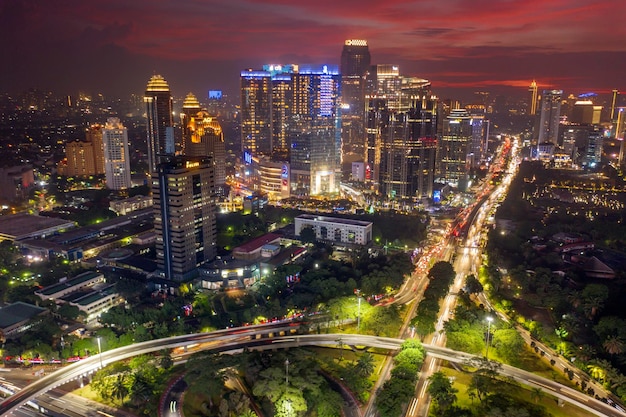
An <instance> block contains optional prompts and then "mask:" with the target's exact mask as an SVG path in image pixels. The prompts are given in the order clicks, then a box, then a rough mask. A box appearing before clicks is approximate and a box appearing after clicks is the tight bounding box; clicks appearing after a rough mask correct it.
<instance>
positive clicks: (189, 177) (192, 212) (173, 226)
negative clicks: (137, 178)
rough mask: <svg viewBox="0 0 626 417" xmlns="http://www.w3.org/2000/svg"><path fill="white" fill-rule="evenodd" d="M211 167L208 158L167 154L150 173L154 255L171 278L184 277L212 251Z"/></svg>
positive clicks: (192, 273) (210, 256) (191, 274)
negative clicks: (152, 201) (154, 240)
mask: <svg viewBox="0 0 626 417" xmlns="http://www.w3.org/2000/svg"><path fill="white" fill-rule="evenodd" d="M214 174H215V171H214V166H213V162H212V161H211V160H210V158H202V157H180V156H178V157H170V158H168V161H165V162H163V163H161V164H159V165H158V167H157V171H156V172H153V173H152V198H153V200H154V206H153V207H154V230H155V232H156V235H157V239H156V255H157V256H156V258H157V265H158V266H159V270H160V272H161V273H162V274H163V276H164V277H165V278H166V279H169V280H172V281H188V280H190V279H192V278H194V277H196V276H197V274H198V272H197V268H198V266H200V265H202V264H203V263H205V262H208V261H211V260H212V259H213V258H214V257H215V254H216V233H217V232H216V230H217V229H216V223H215V222H216V219H215V216H216V214H215V210H216V206H215V177H214Z"/></svg>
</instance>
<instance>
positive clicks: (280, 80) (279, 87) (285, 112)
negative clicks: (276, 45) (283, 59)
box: [263, 65, 298, 160]
mask: <svg viewBox="0 0 626 417" xmlns="http://www.w3.org/2000/svg"><path fill="white" fill-rule="evenodd" d="M263 69H264V70H266V71H269V72H270V73H271V74H272V146H273V149H272V153H273V155H274V158H275V159H277V160H285V159H287V158H288V156H289V123H290V121H291V116H292V115H293V75H292V74H293V72H294V71H297V69H298V67H297V66H295V65H285V66H282V65H264V66H263Z"/></svg>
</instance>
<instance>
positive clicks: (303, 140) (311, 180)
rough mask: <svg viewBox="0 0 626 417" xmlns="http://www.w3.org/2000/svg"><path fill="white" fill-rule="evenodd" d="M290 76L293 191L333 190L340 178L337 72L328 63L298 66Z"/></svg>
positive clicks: (335, 189) (313, 192)
mask: <svg viewBox="0 0 626 417" xmlns="http://www.w3.org/2000/svg"><path fill="white" fill-rule="evenodd" d="M293 79H294V83H293V99H294V110H293V115H292V121H291V124H290V128H289V129H290V137H291V149H290V151H291V161H290V162H291V165H292V179H291V186H292V190H293V191H294V192H295V193H296V194H298V193H300V192H299V191H298V190H307V189H308V193H309V194H310V195H319V194H327V193H335V192H337V191H338V190H339V182H340V178H341V172H340V161H341V119H340V118H339V111H338V103H339V72H338V70H337V68H332V67H329V66H327V65H324V66H322V67H309V66H300V68H299V70H298V72H297V73H294V74H293ZM296 167H297V168H296ZM307 183H308V184H307Z"/></svg>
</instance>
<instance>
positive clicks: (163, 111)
mask: <svg viewBox="0 0 626 417" xmlns="http://www.w3.org/2000/svg"><path fill="white" fill-rule="evenodd" d="M143 101H144V102H145V103H146V117H147V118H148V123H147V127H148V169H149V170H150V173H153V172H155V171H156V168H157V165H158V164H159V162H160V158H161V157H162V156H165V155H174V152H175V145H174V127H173V126H174V124H173V121H172V110H173V105H172V94H171V92H170V86H169V85H168V84H167V81H165V79H164V78H163V77H162V76H160V75H153V76H152V78H150V81H148V86H147V87H146V94H145V96H144V98H143Z"/></svg>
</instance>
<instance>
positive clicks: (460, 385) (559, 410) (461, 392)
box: [441, 366, 589, 417]
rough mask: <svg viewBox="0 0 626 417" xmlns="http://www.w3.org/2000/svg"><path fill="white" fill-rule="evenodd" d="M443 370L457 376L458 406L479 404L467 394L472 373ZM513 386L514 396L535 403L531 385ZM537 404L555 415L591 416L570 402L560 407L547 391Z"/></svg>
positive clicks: (512, 394)
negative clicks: (532, 397) (531, 393)
mask: <svg viewBox="0 0 626 417" xmlns="http://www.w3.org/2000/svg"><path fill="white" fill-rule="evenodd" d="M441 371H442V372H443V373H445V374H446V375H448V376H449V377H454V378H455V379H454V384H453V385H454V388H456V389H457V390H458V392H457V394H456V395H457V402H456V404H457V405H458V406H460V407H464V408H470V409H471V408H472V407H474V406H475V405H476V404H478V399H474V400H473V402H472V399H471V398H470V397H469V396H468V395H467V387H468V386H469V384H470V382H471V378H472V376H471V374H468V373H464V372H459V371H456V370H455V369H453V368H450V367H447V366H446V367H442V368H441ZM568 382H569V381H568ZM512 388H514V389H512V390H511V393H510V395H511V396H512V397H515V398H519V399H522V400H524V401H527V402H530V403H534V401H533V400H531V395H530V387H528V386H525V385H520V386H516V387H512ZM537 404H539V405H542V406H544V407H545V408H546V410H547V411H548V412H549V413H550V414H552V415H553V416H554V417H587V416H589V413H588V412H586V411H584V410H582V409H580V408H578V407H575V406H573V405H570V404H568V403H565V405H564V406H563V407H559V406H558V405H557V401H556V398H555V397H552V396H550V395H548V394H547V393H544V396H543V398H542V399H541V400H539V401H538V402H537Z"/></svg>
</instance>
